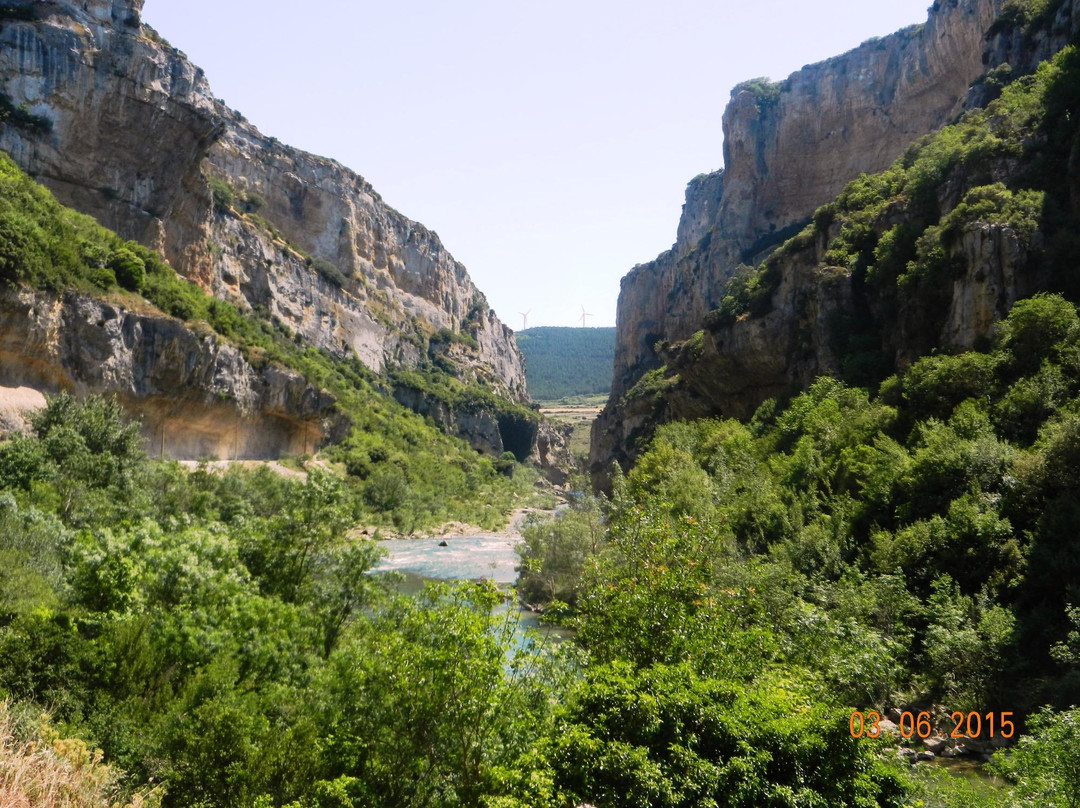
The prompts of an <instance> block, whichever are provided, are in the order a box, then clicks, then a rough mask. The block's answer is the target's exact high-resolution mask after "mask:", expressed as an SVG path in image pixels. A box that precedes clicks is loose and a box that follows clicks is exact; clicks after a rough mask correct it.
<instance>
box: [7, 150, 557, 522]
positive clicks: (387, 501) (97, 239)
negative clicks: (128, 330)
mask: <svg viewBox="0 0 1080 808" xmlns="http://www.w3.org/2000/svg"><path fill="white" fill-rule="evenodd" d="M227 187H228V186H225V188H227ZM0 280H4V281H7V282H9V283H24V284H27V285H29V286H33V287H36V288H40V289H46V290H50V291H62V290H67V289H75V290H79V291H83V292H87V293H91V294H101V293H102V292H108V293H110V294H112V295H118V296H119V299H120V304H121V305H133V304H138V305H141V306H142V307H143V308H145V307H146V303H150V304H152V305H153V306H154V307H156V308H158V309H160V310H161V311H162V312H164V313H166V314H169V315H172V316H174V317H178V318H180V319H182V320H186V321H202V322H205V323H207V324H209V326H210V327H211V328H212V329H213V330H214V331H215V332H216V333H217V334H218V335H219V337H220V338H222V339H227V340H230V341H232V342H234V343H235V344H237V345H238V346H239V347H240V348H241V349H242V350H243V352H244V355H245V357H246V358H247V360H248V361H249V362H250V363H252V364H253V365H254V366H255V367H256V368H262V367H265V366H266V365H268V364H270V363H276V364H279V365H281V366H284V367H286V368H290V369H292V370H295V371H297V372H299V373H301V374H302V375H303V376H304V377H305V378H306V379H307V380H308V381H309V382H310V383H311V384H313V385H315V386H317V387H320V388H324V389H326V390H329V391H330V392H331V393H333V394H334V396H335V397H336V398H337V400H338V406H339V407H340V408H341V410H342V411H343V412H344V413H345V414H346V415H348V416H349V418H350V419H351V421H352V425H353V426H352V429H351V430H350V433H349V435H348V436H347V437H346V439H345V440H344V441H343V442H341V443H340V444H338V445H336V446H332V447H328V448H327V449H326V450H325V451H324V453H323V454H324V457H325V458H327V459H329V460H331V461H334V462H337V463H340V464H341V465H342V466H343V467H344V468H345V469H346V470H347V471H348V473H349V477H350V483H351V485H352V486H353V487H354V488H355V490H356V491H358V492H360V494H361V496H359V498H358V501H359V502H361V503H363V504H364V508H363V511H362V512H360V513H358V514H357V518H358V519H363V520H365V521H367V522H369V523H371V524H374V525H386V526H392V527H393V528H394V529H396V530H399V531H403V532H406V533H409V532H412V531H414V530H418V529H422V528H426V527H431V526H434V525H437V524H440V523H442V522H446V521H449V520H460V521H466V522H470V523H474V524H480V525H484V526H486V527H490V528H494V527H498V526H501V524H502V523H503V522H504V521H505V515H506V514H507V513H508V512H509V511H510V510H511V509H512V508H513V507H514V504H515V501H516V500H517V499H518V498H520V497H524V496H527V495H529V494H530V492H531V484H532V481H533V480H534V479H535V473H534V472H532V471H527V470H522V473H521V474H517V475H514V476H513V478H512V479H511V478H510V477H508V476H507V475H506V474H505V473H501V472H500V470H499V469H498V468H496V461H495V459H494V458H486V457H481V456H479V455H477V454H476V453H475V452H474V451H472V450H471V449H469V448H468V447H467V446H466V445H465V444H464V443H462V442H461V441H459V440H455V439H452V438H450V437H448V436H446V435H445V434H443V433H441V432H439V431H438V430H437V429H436V428H435V427H434V426H433V425H431V424H430V423H429V422H425V420H424V419H423V418H421V417H420V416H418V415H415V414H413V413H411V412H409V411H408V410H406V409H405V408H404V407H402V406H400V405H398V404H397V403H396V402H395V401H394V400H393V399H392V398H391V397H390V396H389V395H388V393H389V392H390V391H391V390H392V389H393V386H394V385H396V384H397V383H399V382H400V381H401V379H397V378H394V379H387V378H380V377H376V376H374V375H373V374H371V373H370V372H369V371H368V370H367V369H366V368H364V367H363V366H362V365H361V364H360V362H359V361H358V360H357V359H356V358H355V357H352V358H349V359H337V358H334V357H331V356H329V355H327V354H325V353H320V352H318V351H315V350H313V349H310V348H307V349H305V348H303V347H301V346H300V345H298V344H297V343H296V342H295V341H294V340H293V339H292V338H291V335H290V334H289V333H288V332H287V331H286V329H284V328H283V327H282V326H281V325H280V324H277V323H275V322H270V321H268V320H267V319H261V318H260V317H259V316H258V313H252V314H250V315H249V314H244V313H241V312H240V311H239V310H237V309H236V308H235V307H234V306H232V305H231V304H229V303H226V302H224V301H221V300H216V299H214V298H212V297H210V296H208V295H206V294H205V293H204V292H203V291H202V290H201V289H200V288H199V287H198V286H196V285H195V284H192V283H189V282H188V281H186V280H183V279H182V278H180V277H179V276H178V275H177V274H176V273H175V272H174V271H173V270H172V268H171V267H169V266H168V264H166V263H165V262H164V261H162V260H161V258H160V256H158V255H157V254H156V253H153V252H152V251H150V250H147V249H146V248H144V247H142V246H141V245H139V244H137V243H135V242H124V241H122V240H121V239H119V238H118V237H117V236H116V235H115V234H113V233H111V232H110V231H108V230H105V229H104V228H102V227H100V226H99V225H97V224H96V223H95V222H94V221H93V220H92V219H91V218H89V217H87V216H82V215H80V214H77V213H74V212H73V211H71V210H69V209H67V208H65V207H63V206H62V205H60V204H59V203H58V202H57V201H56V200H55V199H54V198H53V196H52V195H51V194H49V192H48V191H46V190H45V189H44V188H42V187H41V186H39V185H37V184H36V183H34V182H33V181H32V180H31V179H29V178H28V177H27V176H26V175H25V174H23V173H22V172H21V171H19V170H18V168H17V167H16V166H15V165H14V164H13V163H12V162H11V160H10V159H9V158H8V157H6V156H4V155H0ZM135 294H141V295H143V296H144V297H145V301H143V300H140V299H139V298H138V297H136V296H135ZM402 373H403V378H406V379H407V380H408V381H409V382H410V383H412V384H415V385H417V386H419V387H421V388H422V389H426V390H429V391H432V392H433V393H434V394H437V395H438V396H439V397H441V398H443V400H445V401H448V402H451V403H452V404H453V405H454V406H460V407H465V408H470V407H473V408H486V409H487V410H488V411H491V412H496V413H500V414H504V415H506V416H507V417H516V418H521V419H524V420H525V421H535V419H536V417H537V416H536V414H535V413H534V412H532V411H531V410H528V409H526V408H524V407H521V406H520V405H517V404H514V403H512V402H509V401H506V400H505V399H502V398H500V397H498V396H496V395H494V394H493V393H491V392H490V391H488V390H486V389H482V388H480V387H478V386H475V385H472V386H470V385H466V384H464V383H462V382H460V381H458V380H456V379H452V378H450V377H448V376H446V374H445V373H440V372H438V371H437V370H436V369H431V368H429V369H427V370H426V371H424V370H420V371H414V372H405V371H403V372H402Z"/></svg>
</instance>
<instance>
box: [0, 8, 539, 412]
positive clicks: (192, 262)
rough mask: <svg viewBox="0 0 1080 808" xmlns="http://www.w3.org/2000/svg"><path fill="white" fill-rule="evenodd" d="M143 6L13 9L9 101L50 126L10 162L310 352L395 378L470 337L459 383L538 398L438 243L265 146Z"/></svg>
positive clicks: (4, 84)
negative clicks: (434, 341) (443, 340)
mask: <svg viewBox="0 0 1080 808" xmlns="http://www.w3.org/2000/svg"><path fill="white" fill-rule="evenodd" d="M141 7H142V0H49V1H47V2H33V3H22V4H20V3H15V4H6V5H5V6H4V9H3V10H0V15H2V16H0V92H2V93H3V94H5V95H6V96H7V97H8V98H9V99H10V102H11V103H12V104H14V105H16V106H19V105H24V106H25V108H26V110H27V111H28V112H30V113H31V114H33V115H36V116H40V117H41V118H44V119H47V121H48V122H49V124H50V126H49V131H46V132H42V131H38V130H30V131H28V130H27V129H26V128H22V129H20V128H18V127H16V126H4V127H2V128H0V149H4V150H6V151H8V152H9V153H10V154H11V155H12V157H13V158H14V159H15V161H16V162H17V163H18V164H19V165H20V167H22V168H23V169H24V170H25V171H27V173H29V174H30V175H31V176H33V177H34V178H35V179H37V180H38V181H39V182H41V183H43V184H44V185H46V186H47V187H48V188H49V189H50V190H52V191H53V192H54V193H55V194H56V195H57V197H58V198H59V199H60V201H61V202H63V203H65V204H67V205H70V206H71V207H74V208H76V209H77V210H80V211H82V212H85V213H89V214H90V215H92V216H94V217H95V218H97V219H98V220H99V221H100V222H101V223H102V224H103V225H105V226H107V227H109V228H111V229H114V230H116V231H117V232H118V233H120V234H121V235H122V236H124V237H125V238H130V239H135V240H138V241H140V242H141V243H143V244H145V245H147V246H150V247H152V248H154V249H157V250H159V251H160V252H161V253H162V254H163V255H164V256H165V257H166V258H167V259H168V260H169V262H170V263H171V264H172V266H173V267H174V268H175V269H176V270H177V271H178V272H179V273H180V274H182V275H184V276H185V277H187V278H189V279H191V280H193V281H195V282H197V283H199V284H200V285H201V286H203V288H205V289H206V290H208V291H210V292H211V293H213V294H214V295H215V296H218V297H222V298H225V299H229V300H231V301H232V302H235V303H237V304H239V305H240V306H241V307H242V308H255V307H259V308H260V310H265V311H266V312H268V313H269V314H270V315H271V316H273V317H275V318H277V319H279V320H280V321H281V322H282V323H283V324H284V325H285V326H287V327H288V328H289V329H290V330H292V331H293V332H295V333H297V334H299V335H300V337H301V338H302V339H304V340H305V341H306V342H308V343H310V344H311V345H314V346H316V347H319V348H323V349H326V350H329V351H331V352H333V353H336V354H338V355H346V354H347V353H349V352H355V353H356V354H357V355H358V356H359V357H360V359H361V360H362V361H363V362H364V363H365V364H366V365H367V366H368V367H370V368H372V369H374V370H381V369H382V368H383V367H384V366H385V365H387V364H390V365H399V364H404V365H409V364H413V363H415V362H417V361H418V360H419V359H420V357H421V356H422V355H423V354H424V353H426V351H427V349H428V341H429V339H430V337H431V336H432V335H433V334H437V333H438V332H440V331H449V332H454V333H457V332H460V333H463V334H467V335H468V336H469V337H471V338H472V341H470V342H469V344H470V345H472V343H473V342H475V348H472V349H471V350H470V351H468V352H464V353H462V355H461V356H460V357H459V364H458V373H459V375H460V376H461V377H462V378H464V379H468V380H476V381H481V382H484V383H486V384H487V385H488V386H489V387H491V388H492V389H494V390H495V391H497V392H499V393H501V394H502V395H505V396H506V397H508V398H511V399H515V400H525V398H526V393H525V377H524V369H523V363H522V359H521V355H520V353H519V352H518V350H517V347H516V345H515V344H514V342H513V339H512V332H511V331H510V330H509V329H508V328H507V327H505V326H504V325H503V324H502V323H501V322H500V321H499V320H498V318H497V317H496V316H495V314H494V313H493V312H491V311H490V310H489V308H488V306H487V303H486V301H485V299H484V296H483V295H482V294H481V293H480V292H479V290H477V288H476V287H475V286H474V285H473V283H472V281H471V280H470V279H469V276H468V274H467V272H466V271H465V268H464V267H463V266H462V265H461V264H460V263H458V262H457V261H455V260H454V258H453V256H451V255H450V254H449V253H448V252H447V251H446V249H445V248H444V247H443V245H442V243H441V242H440V240H439V238H438V236H437V235H436V234H434V233H433V232H431V231H429V230H428V229H426V228H425V227H423V226H422V225H420V224H417V223H416V222H413V221H411V220H409V219H407V218H406V217H404V216H402V215H401V214H400V213H398V212H397V211H395V210H394V209H392V208H390V207H389V206H388V205H386V204H385V203H384V202H383V201H382V199H381V198H380V197H379V195H378V194H377V193H376V192H375V191H374V190H373V189H372V188H371V186H370V185H369V184H368V183H367V182H365V181H364V180H363V179H362V178H361V177H359V176H358V175H356V174H354V173H353V172H351V171H349V170H348V169H347V168H345V167H344V166H342V165H340V164H339V163H336V162H334V161H332V160H326V159H323V158H320V157H316V156H314V155H311V154H307V153H304V152H301V151H299V150H296V149H292V148H289V147H287V146H284V145H282V144H280V143H278V142H277V141H276V140H274V139H273V138H268V137H266V136H264V135H262V134H261V133H259V132H258V131H257V130H256V129H255V128H254V127H252V126H251V125H250V124H248V123H247V122H246V121H245V120H244V119H243V117H242V116H240V115H239V114H238V113H236V112H234V111H232V110H230V109H229V108H227V107H226V106H225V105H224V104H223V103H222V102H221V101H219V100H216V99H215V98H214V97H213V95H212V94H211V92H210V88H209V85H208V83H207V81H206V78H205V76H204V75H203V72H202V71H201V70H200V69H199V68H197V67H195V66H194V65H192V64H191V63H190V62H189V61H188V60H187V58H186V57H185V56H184V54H183V53H181V52H180V51H178V50H176V49H175V48H173V47H171V46H170V45H168V44H167V43H165V42H163V41H162V40H161V39H160V37H158V36H157V34H156V33H155V32H154V31H153V30H152V29H150V28H149V27H147V26H144V25H143V24H142V23H141V21H140V11H141ZM12 8H14V9H15V11H12V10H11V9H12ZM211 178H213V180H214V181H215V182H214V184H215V188H216V189H217V190H216V193H214V192H212V191H211V184H210V180H211Z"/></svg>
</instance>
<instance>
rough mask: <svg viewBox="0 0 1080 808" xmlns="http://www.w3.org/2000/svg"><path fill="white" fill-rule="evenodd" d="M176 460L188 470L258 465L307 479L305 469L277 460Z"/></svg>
mask: <svg viewBox="0 0 1080 808" xmlns="http://www.w3.org/2000/svg"><path fill="white" fill-rule="evenodd" d="M177 462H179V463H180V465H181V466H183V467H184V468H186V469H187V470H188V471H195V469H197V468H199V467H200V466H202V467H204V468H206V469H208V470H209V471H216V472H224V471H225V470H226V469H228V468H231V467H232V466H239V467H240V468H242V469H257V468H259V467H260V466H266V468H268V469H270V470H271V471H272V472H274V473H275V474H280V475H281V476H282V477H288V478H289V479H291V480H306V479H307V472H306V471H299V470H297V469H291V468H289V467H288V466H283V465H282V464H281V463H279V462H278V461H277V460H205V461H203V460H179V461H177Z"/></svg>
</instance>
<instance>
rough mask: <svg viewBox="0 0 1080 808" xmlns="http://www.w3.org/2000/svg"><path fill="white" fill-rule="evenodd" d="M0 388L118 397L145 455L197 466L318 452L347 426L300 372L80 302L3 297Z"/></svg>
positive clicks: (208, 336) (213, 340) (177, 326)
mask: <svg viewBox="0 0 1080 808" xmlns="http://www.w3.org/2000/svg"><path fill="white" fill-rule="evenodd" d="M0 386H3V387H23V388H29V389H31V390H36V391H40V392H44V393H57V392H60V391H68V392H71V393H74V394H77V395H88V394H95V393H96V394H105V395H115V396H116V397H117V399H118V400H119V401H120V403H121V404H122V405H123V406H124V407H125V409H127V410H128V412H129V414H130V415H131V416H133V417H135V418H139V419H141V420H142V426H143V433H144V435H145V437H146V440H147V448H148V451H149V452H150V453H151V454H152V455H154V456H157V455H158V454H163V455H164V456H166V457H173V458H178V459H190V460H197V459H200V458H206V457H217V458H220V459H223V460H236V459H264V458H275V457H279V456H281V455H283V454H294V455H295V454H304V453H308V452H312V451H314V450H315V449H316V448H317V447H318V445H319V444H320V443H321V442H322V441H323V440H324V439H326V438H328V437H341V435H342V434H343V431H344V430H345V429H346V427H347V423H346V422H345V421H344V420H343V417H342V416H341V415H340V414H339V413H337V412H336V410H335V408H334V399H333V397H332V396H331V395H329V394H328V393H326V392H324V391H320V390H318V389H316V388H314V387H312V386H311V385H309V384H307V383H306V382H305V381H304V379H303V378H302V377H301V376H300V375H299V374H296V373H293V372H291V371H288V370H285V369H283V368H280V367H278V366H275V365H272V364H267V365H265V366H263V367H259V368H256V367H253V366H252V365H251V364H249V363H248V362H247V361H246V360H245V359H244V357H243V355H242V354H241V353H240V351H239V350H237V349H236V348H235V347H233V346H231V345H229V344H227V343H225V342H223V341H222V340H221V339H220V338H218V337H217V336H216V335H214V334H212V333H209V332H202V333H199V332H197V331H194V330H192V329H190V328H186V327H185V326H184V324H183V323H180V322H179V321H177V320H174V319H172V318H169V317H163V316H160V315H144V314H136V313H133V312H131V311H128V310H125V309H123V308H120V307H118V306H115V305H113V304H111V303H108V302H105V301H102V300H99V299H95V298H90V297H85V296H82V295H78V294H74V293H66V294H63V295H60V296H56V295H49V294H45V293H36V292H32V291H29V290H25V289H22V290H14V289H6V290H2V291H0Z"/></svg>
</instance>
